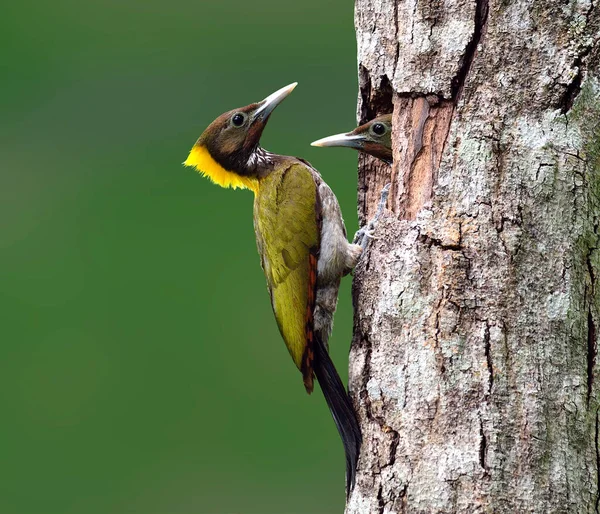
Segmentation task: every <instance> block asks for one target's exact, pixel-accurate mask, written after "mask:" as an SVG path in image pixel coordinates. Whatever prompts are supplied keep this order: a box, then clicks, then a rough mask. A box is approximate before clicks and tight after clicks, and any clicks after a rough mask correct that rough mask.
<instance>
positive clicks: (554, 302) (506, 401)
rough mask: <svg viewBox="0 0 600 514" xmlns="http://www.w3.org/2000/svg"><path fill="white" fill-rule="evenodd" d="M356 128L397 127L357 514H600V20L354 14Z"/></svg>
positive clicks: (366, 297) (530, 7)
mask: <svg viewBox="0 0 600 514" xmlns="http://www.w3.org/2000/svg"><path fill="white" fill-rule="evenodd" d="M355 22H356V32H357V39H358V58H359V80H360V96H359V106H358V110H359V118H360V120H359V121H360V122H364V121H367V120H368V119H370V118H372V117H374V116H375V115H377V114H382V113H384V112H390V111H392V109H393V112H394V129H393V133H394V165H393V166H392V167H391V168H389V167H387V166H386V165H384V164H381V163H379V162H377V161H376V160H375V159H373V158H371V157H368V156H361V157H360V160H359V202H358V203H359V215H360V218H361V222H362V223H364V222H365V220H366V219H368V218H370V217H371V216H372V215H373V213H374V211H375V209H376V205H377V200H378V197H379V193H380V190H381V188H382V187H383V186H384V185H385V184H386V183H387V182H389V181H390V180H391V182H392V189H391V193H390V198H389V201H388V210H387V211H386V212H385V217H384V219H382V221H381V222H380V223H379V225H378V228H377V230H376V239H374V240H372V242H370V243H369V246H368V248H367V250H366V253H365V258H364V259H362V261H361V263H360V265H359V267H358V268H357V270H356V272H355V279H354V292H353V294H354V303H355V327H354V341H353V345H352V351H351V360H350V362H351V364H350V389H351V395H352V397H353V400H354V402H355V405H356V406H357V409H358V415H359V418H360V421H361V425H362V430H363V437H364V443H363V447H362V455H361V459H360V463H359V470H358V482H357V486H356V489H355V490H354V492H353V494H352V496H351V498H350V500H349V502H348V506H347V510H346V512H347V513H369V514H371V513H403V512H411V513H417V512H464V513H473V512H494V513H504V512H506V513H521V512H527V513H529V512H531V513H533V512H535V513H538V512H539V513H547V512H574V513H584V512H599V510H598V509H599V504H598V502H599V495H598V487H599V476H600V468H599V464H600V452H599V449H598V437H599V434H598V432H599V424H600V423H599V421H600V420H599V414H598V408H599V405H600V403H599V397H598V380H597V379H598V363H597V359H596V351H597V341H596V336H597V332H598V328H597V327H598V323H600V310H599V307H600V301H599V300H600V296H599V295H600V284H597V283H596V277H598V276H599V275H600V269H599V266H600V253H599V251H600V250H599V249H598V224H599V223H600V196H599V195H600V81H599V73H598V71H599V66H598V65H599V61H600V50H599V48H600V45H598V44H597V43H598V39H599V26H600V6H596V5H594V3H593V1H592V0H570V1H569V0H533V1H531V0H529V1H528V0H476V1H474V0H445V1H444V2H442V1H440V0H357V2H356V15H355Z"/></svg>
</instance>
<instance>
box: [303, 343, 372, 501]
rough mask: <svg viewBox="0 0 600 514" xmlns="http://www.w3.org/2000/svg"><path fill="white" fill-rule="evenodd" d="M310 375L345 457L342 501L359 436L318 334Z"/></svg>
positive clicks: (354, 463) (349, 483)
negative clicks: (319, 390) (331, 419)
mask: <svg viewBox="0 0 600 514" xmlns="http://www.w3.org/2000/svg"><path fill="white" fill-rule="evenodd" d="M315 343H316V344H315V347H314V348H315V357H314V362H313V366H314V372H315V375H316V376H317V380H318V381H319V385H320V386H321V390H322V391H323V396H325V400H326V401H327V405H328V406H329V410H330V411H331V415H332V416H333V420H334V421H335V424H336V426H337V429H338V432H339V433H340V437H341V438H342V443H343V444H344V451H345V453H346V497H348V496H349V495H350V492H351V491H352V489H354V483H355V481H356V466H357V464H358V456H359V453H360V445H361V443H362V435H361V433H360V427H359V425H358V420H357V419H356V414H355V412H354V408H353V406H352V402H351V401H350V397H349V396H348V393H347V392H346V389H345V388H344V384H342V380H341V379H340V376H339V375H338V373H337V371H336V369H335V366H334V365H333V362H332V360H331V357H329V353H328V352H327V348H325V344H324V343H323V340H322V338H321V337H320V334H318V333H315Z"/></svg>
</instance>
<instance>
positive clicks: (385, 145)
mask: <svg viewBox="0 0 600 514" xmlns="http://www.w3.org/2000/svg"><path fill="white" fill-rule="evenodd" d="M311 145H312V146H347V147H350V148H355V149H356V150H359V151H361V152H365V153H368V154H370V155H372V156H374V157H377V158H379V159H381V160H382V161H385V162H386V163H388V164H392V115H391V114H383V115H382V116H378V117H377V118H374V119H372V120H371V121H368V122H367V123H365V124H364V125H360V126H359V127H356V128H355V129H354V130H353V131H352V132H348V133H346V134H336V135H335V136H329V137H324V138H323V139H319V140H318V141H313V142H312V143H311Z"/></svg>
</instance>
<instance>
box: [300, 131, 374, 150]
mask: <svg viewBox="0 0 600 514" xmlns="http://www.w3.org/2000/svg"><path fill="white" fill-rule="evenodd" d="M364 142H365V138H364V137H363V136H361V135H356V134H352V133H350V134H336V135H335V136H329V137H324V138H323V139H318V140H317V141H313V142H312V143H311V144H310V145H311V146H349V147H350V148H358V149H360V148H362V146H363V143H364Z"/></svg>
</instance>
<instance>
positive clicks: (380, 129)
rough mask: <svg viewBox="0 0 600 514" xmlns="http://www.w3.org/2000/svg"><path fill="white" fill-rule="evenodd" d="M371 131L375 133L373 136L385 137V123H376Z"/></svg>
mask: <svg viewBox="0 0 600 514" xmlns="http://www.w3.org/2000/svg"><path fill="white" fill-rule="evenodd" d="M371 130H372V131H373V134H375V135H377V136H383V134H385V125H384V124H383V123H374V124H373V126H372V127H371Z"/></svg>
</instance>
